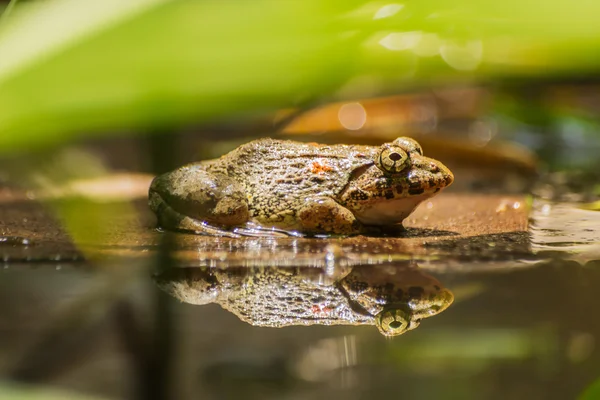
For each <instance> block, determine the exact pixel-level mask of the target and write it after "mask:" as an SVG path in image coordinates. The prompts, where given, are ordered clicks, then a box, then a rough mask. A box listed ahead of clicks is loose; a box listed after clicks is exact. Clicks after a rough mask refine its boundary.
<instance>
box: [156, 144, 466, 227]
mask: <svg viewBox="0 0 600 400" xmlns="http://www.w3.org/2000/svg"><path fill="white" fill-rule="evenodd" d="M453 180H454V177H453V175H452V172H450V170H449V169H448V168H446V167H445V166H444V165H443V164H442V163H441V162H439V161H436V160H434V159H431V158H427V157H424V156H423V150H422V149H421V146H420V145H419V144H418V143H417V142H416V141H415V140H413V139H410V138H406V137H400V138H397V139H396V140H394V141H393V142H391V143H386V144H384V145H382V146H381V147H374V146H349V145H318V144H314V143H313V144H309V143H300V142H293V141H283V140H272V139H259V140H255V141H252V142H250V143H247V144H245V145H243V146H240V147H239V148H237V149H236V150H234V151H232V152H230V153H229V154H226V155H224V156H223V157H221V158H219V159H217V160H210V161H205V162H200V163H195V164H190V165H186V166H183V167H181V168H179V169H176V170H175V171H172V172H169V173H167V174H164V175H160V176H158V177H156V178H155V179H154V181H152V185H151V186H150V192H149V196H150V208H152V210H153V211H154V212H155V213H156V215H157V217H158V223H159V225H160V226H162V227H164V228H167V229H176V230H185V231H193V232H197V233H205V234H211V235H219V236H229V237H238V236H239V235H240V234H245V235H253V234H256V233H255V232H256V231H257V230H271V232H273V231H272V229H279V230H281V231H283V232H288V233H289V232H292V231H295V232H302V233H309V234H323V233H325V234H358V233H369V232H372V231H377V228H374V227H377V226H379V227H380V226H393V225H397V224H400V223H401V222H402V221H403V220H404V219H405V218H406V217H407V216H408V215H409V214H410V213H412V212H413V210H414V209H415V208H416V207H417V206H418V205H419V203H421V202H422V201H423V200H425V199H428V198H430V197H432V196H434V195H435V194H437V193H438V192H439V191H440V190H442V189H443V188H445V187H446V186H448V185H450V184H451V183H452V181H453Z"/></svg>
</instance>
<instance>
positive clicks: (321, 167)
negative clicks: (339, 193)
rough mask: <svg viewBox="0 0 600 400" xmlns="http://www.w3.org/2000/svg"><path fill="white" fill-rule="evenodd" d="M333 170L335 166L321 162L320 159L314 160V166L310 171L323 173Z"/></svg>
mask: <svg viewBox="0 0 600 400" xmlns="http://www.w3.org/2000/svg"><path fill="white" fill-rule="evenodd" d="M329 171H333V167H332V166H331V165H327V164H326V163H324V162H323V163H321V162H319V161H313V163H312V168H311V169H310V172H312V173H313V174H322V173H324V172H329Z"/></svg>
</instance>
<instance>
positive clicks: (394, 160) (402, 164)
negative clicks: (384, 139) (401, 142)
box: [379, 144, 410, 174]
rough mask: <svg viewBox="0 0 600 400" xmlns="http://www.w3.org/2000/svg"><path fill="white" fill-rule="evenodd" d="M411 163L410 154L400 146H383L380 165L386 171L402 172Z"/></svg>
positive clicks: (392, 172)
mask: <svg viewBox="0 0 600 400" xmlns="http://www.w3.org/2000/svg"><path fill="white" fill-rule="evenodd" d="M409 163H410V161H409V158H408V154H407V153H406V151H404V150H403V149H402V148H401V147H400V146H396V145H393V144H387V145H383V146H382V147H381V151H380V152H379V165H380V167H381V169H383V170H384V171H386V172H389V173H391V174H396V173H398V172H402V170H404V169H405V168H406V167H407V166H408V165H409Z"/></svg>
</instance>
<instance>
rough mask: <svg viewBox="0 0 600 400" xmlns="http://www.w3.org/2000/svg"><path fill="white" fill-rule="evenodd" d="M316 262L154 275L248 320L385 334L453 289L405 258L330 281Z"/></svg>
mask: <svg viewBox="0 0 600 400" xmlns="http://www.w3.org/2000/svg"><path fill="white" fill-rule="evenodd" d="M324 278H325V280H327V279H326V278H327V277H326V276H325V275H324V274H323V272H322V270H320V269H316V268H285V267H281V268H269V267H265V268H228V269H206V268H203V269H201V268H183V269H177V268H176V269H172V270H170V271H168V272H166V273H163V274H161V275H160V276H158V277H157V283H158V285H159V286H160V287H161V288H162V289H164V290H166V291H167V292H168V293H170V294H172V295H173V296H175V297H176V298H178V299H180V300H181V301H184V302H187V303H192V304H208V303H218V304H220V305H221V306H222V307H223V308H225V309H227V310H229V311H231V312H232V313H234V314H235V315H237V316H238V317H239V318H240V319H241V320H243V321H246V322H248V323H250V324H252V325H255V326H270V327H282V326H288V325H313V324H320V325H376V326H377V328H378V329H379V331H380V332H381V333H382V334H383V335H385V336H396V335H400V334H402V333H404V332H406V331H408V330H411V329H414V328H416V327H417V326H418V325H419V323H420V322H421V319H423V318H427V317H430V316H432V315H436V314H438V313H440V312H442V311H444V310H445V309H446V308H448V306H449V305H450V304H452V301H453V300H454V296H453V295H452V293H451V292H450V291H449V290H448V289H445V288H443V287H442V285H441V283H440V282H439V281H438V280H436V279H435V278H433V277H432V276H430V275H427V274H425V273H424V272H422V271H421V270H419V268H418V267H416V266H414V265H410V264H404V265H401V266H398V265H393V266H392V265H388V266H381V265H379V266H357V267H354V268H353V269H352V270H350V271H349V272H348V273H346V274H345V275H344V276H342V277H340V278H339V279H337V280H334V281H333V282H332V283H320V282H323V281H324Z"/></svg>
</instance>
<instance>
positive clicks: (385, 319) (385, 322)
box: [375, 308, 412, 336]
mask: <svg viewBox="0 0 600 400" xmlns="http://www.w3.org/2000/svg"><path fill="white" fill-rule="evenodd" d="M375 324H376V325H377V329H379V332H381V334H382V335H383V336H398V335H402V334H403V333H404V332H406V331H407V330H409V329H412V327H411V326H410V316H409V315H408V314H407V313H406V312H404V311H402V310H401V309H399V308H393V309H388V310H383V311H382V312H380V313H379V314H377V318H376V319H375Z"/></svg>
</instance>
